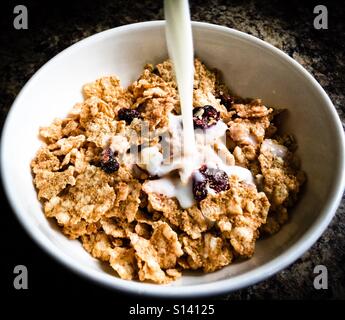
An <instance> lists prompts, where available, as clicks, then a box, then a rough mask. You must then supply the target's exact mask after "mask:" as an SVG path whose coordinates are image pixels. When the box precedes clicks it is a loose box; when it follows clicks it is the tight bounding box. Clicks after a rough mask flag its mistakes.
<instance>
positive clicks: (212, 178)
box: [193, 165, 230, 201]
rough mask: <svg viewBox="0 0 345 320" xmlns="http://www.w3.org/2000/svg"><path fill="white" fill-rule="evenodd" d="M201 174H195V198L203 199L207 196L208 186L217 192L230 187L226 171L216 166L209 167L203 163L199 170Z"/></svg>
mask: <svg viewBox="0 0 345 320" xmlns="http://www.w3.org/2000/svg"><path fill="white" fill-rule="evenodd" d="M198 171H199V173H200V174H201V178H200V174H194V175H193V195H194V198H195V200H197V201H201V200H203V199H205V198H206V197H207V194H208V191H207V187H209V188H211V189H213V190H214V191H215V192H216V193H219V192H221V191H225V190H228V189H229V188H230V184H229V178H228V175H227V174H226V172H225V171H223V170H220V169H214V168H207V166H206V165H203V166H202V167H201V168H200V169H199V170H198Z"/></svg>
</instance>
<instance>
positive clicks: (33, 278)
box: [0, 0, 345, 299]
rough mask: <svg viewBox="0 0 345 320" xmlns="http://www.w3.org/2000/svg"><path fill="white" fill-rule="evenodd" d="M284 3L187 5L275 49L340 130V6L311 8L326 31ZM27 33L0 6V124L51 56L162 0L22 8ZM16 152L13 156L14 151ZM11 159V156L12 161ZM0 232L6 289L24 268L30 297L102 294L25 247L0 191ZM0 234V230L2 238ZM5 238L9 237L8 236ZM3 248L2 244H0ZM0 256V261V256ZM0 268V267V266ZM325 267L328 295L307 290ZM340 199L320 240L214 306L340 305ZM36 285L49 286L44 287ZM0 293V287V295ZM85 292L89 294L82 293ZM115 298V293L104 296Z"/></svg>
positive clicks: (344, 253)
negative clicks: (240, 302)
mask: <svg viewBox="0 0 345 320" xmlns="http://www.w3.org/2000/svg"><path fill="white" fill-rule="evenodd" d="M301 2H302V1H297V0H290V1H278V0H273V1H237V0H232V1H221V0H213V1H195V0H193V1H191V12H192V18H193V20H196V21H205V22H211V23H215V24H219V25H224V26H228V27H232V28H235V29H238V30H241V31H244V32H247V33H249V34H252V35H254V36H256V37H259V38H261V39H263V40H265V41H267V42H269V43H271V44H273V45H274V46H276V47H278V48H279V49H282V50H283V51H285V52H286V53H288V54H289V55H290V56H291V57H293V58H294V59H296V60H297V61H298V62H299V63H301V64H302V65H303V66H304V67H305V68H306V69H307V70H309V71H310V72H311V73H312V74H313V75H314V77H315V78H316V79H317V80H318V81H319V82H320V84H321V85H322V87H323V88H324V89H325V90H326V92H327V93H328V94H329V96H330V98H331V100H332V101H333V103H334V105H335V106H336V108H337V111H338V114H339V116H340V118H341V120H342V122H343V125H344V124H345V25H344V21H345V12H344V11H345V10H344V6H343V5H341V4H340V3H341V1H339V3H338V2H334V1H333V2H330V1H319V2H320V3H322V4H325V5H326V6H327V8H328V13H329V17H328V20H329V26H328V27H329V29H328V30H316V29H314V28H313V19H314V17H315V15H314V14H313V8H314V6H315V5H316V4H319V3H316V2H315V3H310V2H308V3H306V2H303V5H301ZM26 3H27V8H28V12H29V29H28V30H21V31H19V30H14V28H13V24H12V23H13V17H14V15H13V8H14V5H15V4H6V5H5V4H4V3H3V2H2V1H1V4H0V18H1V19H0V124H1V126H2V125H3V122H4V120H5V117H6V114H7V112H8V110H9V109H10V107H11V104H12V102H13V100H14V98H15V97H16V95H17V94H18V92H19V91H20V89H21V88H22V87H23V85H24V84H25V83H26V81H27V80H28V79H29V78H30V77H31V76H32V75H33V74H34V73H35V71H36V70H37V69H38V68H39V67H41V66H42V65H43V64H44V63H45V62H47V61H48V60H49V59H51V58H52V57H53V56H54V55H55V54H57V53H58V52H60V51H61V50H63V49H65V48H66V47H68V46H70V45H71V44H73V43H75V42H77V41H79V40H81V39H83V38H85V37H87V36H90V35H92V34H94V33H97V32H100V31H103V30H106V29H109V28H113V27H116V26H120V25H124V24H129V23H134V22H139V21H148V20H158V19H163V9H162V1H148V0H141V1H97V0H94V1H70V3H69V4H68V5H67V4H66V5H64V4H57V2H54V4H52V3H49V6H48V4H47V2H43V1H41V2H40V1H30V2H26ZM18 152H20V150H18ZM18 156H19V155H18ZM0 192H1V194H0V199H1V213H2V214H3V215H4V216H5V220H2V224H3V223H4V221H5V228H2V232H1V237H4V238H7V239H11V240H10V241H8V240H7V241H6V242H5V243H6V245H5V248H4V254H5V259H2V260H3V261H6V262H5V271H4V272H2V273H1V276H2V277H5V281H0V282H1V283H2V284H4V283H5V284H6V290H7V291H8V292H9V293H10V294H11V295H16V294H17V292H15V290H14V289H13V287H12V281H13V268H14V266H15V265H17V264H24V265H26V266H27V267H28V270H29V273H30V282H29V284H30V289H31V290H29V294H30V295H35V294H36V295H39V292H42V291H43V290H44V291H45V292H57V291H59V290H64V289H66V288H69V290H68V291H70V292H74V293H79V294H81V293H82V292H84V291H85V290H88V292H92V293H94V294H101V293H103V292H108V293H110V291H107V290H106V289H104V288H101V287H98V286H96V285H94V284H92V283H90V282H88V281H86V280H84V279H81V278H79V277H77V276H75V274H73V273H72V272H70V271H69V270H67V269H65V268H64V267H62V266H61V265H59V264H58V263H56V262H55V261H53V260H52V259H51V258H50V257H49V256H48V255H47V254H45V253H44V252H43V251H42V250H41V249H40V248H38V247H37V246H36V244H34V243H33V242H32V240H31V239H30V238H29V237H28V236H27V235H26V233H25V232H24V231H23V230H22V229H21V227H20V226H19V223H18V222H17V221H16V219H15V218H14V215H13V213H12V211H11V209H10V208H9V206H8V203H7V201H6V198H5V196H4V195H3V192H2V190H0ZM3 230H5V231H4V232H3ZM13 233H14V234H15V237H13ZM3 241H4V240H3ZM2 256H4V255H2ZM2 263H3V262H2ZM319 264H322V265H325V266H327V268H328V277H329V287H328V290H315V289H314V287H313V276H314V274H313V269H314V267H315V266H316V265H319ZM344 265H345V199H344V198H343V201H342V203H341V205H340V207H339V209H338V211H337V213H336V216H335V217H334V219H333V220H332V223H331V224H330V226H329V227H328V228H327V230H326V231H325V232H324V234H323V235H322V237H321V238H320V239H319V240H318V241H317V243H315V244H314V245H313V246H312V248H311V249H310V250H309V251H308V252H307V253H305V254H304V255H303V256H302V257H301V258H300V259H299V260H297V261H296V262H295V263H294V264H292V265H291V266H290V267H288V268H286V269H285V270H284V271H281V272H279V273H278V274H276V275H274V276H272V277H271V278H269V279H268V280H266V281H263V282H261V283H259V284H256V285H254V286H252V287H249V288H246V289H243V290H240V291H237V292H234V293H230V294H228V295H224V296H221V297H219V298H220V299H255V298H256V299H266V298H279V299H320V298H321V299H323V298H326V299H329V298H345V271H344V270H345V267H344ZM42 279H49V286H47V285H46V282H45V281H43V280H42ZM2 289H3V286H2V287H1V290H2ZM90 289H92V290H90ZM111 293H112V294H114V295H115V293H113V292H111Z"/></svg>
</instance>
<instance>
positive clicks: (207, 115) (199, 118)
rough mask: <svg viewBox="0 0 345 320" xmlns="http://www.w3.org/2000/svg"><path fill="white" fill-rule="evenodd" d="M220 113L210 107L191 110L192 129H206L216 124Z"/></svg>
mask: <svg viewBox="0 0 345 320" xmlns="http://www.w3.org/2000/svg"><path fill="white" fill-rule="evenodd" d="M219 118H220V113H219V112H218V111H217V110H216V109H215V108H214V107H212V106H209V105H206V106H203V107H196V108H194V109H193V121H194V128H200V129H207V128H209V127H211V126H213V125H215V124H216V123H217V121H218V120H219Z"/></svg>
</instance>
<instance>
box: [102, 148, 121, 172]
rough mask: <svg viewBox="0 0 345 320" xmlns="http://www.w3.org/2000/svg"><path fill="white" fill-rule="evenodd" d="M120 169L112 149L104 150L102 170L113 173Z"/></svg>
mask: <svg viewBox="0 0 345 320" xmlns="http://www.w3.org/2000/svg"><path fill="white" fill-rule="evenodd" d="M119 167H120V165H119V163H118V161H117V160H116V158H115V156H114V152H113V151H112V150H111V149H110V148H106V149H104V150H103V152H102V155H101V169H102V170H103V171H104V172H106V173H113V172H115V171H117V170H119Z"/></svg>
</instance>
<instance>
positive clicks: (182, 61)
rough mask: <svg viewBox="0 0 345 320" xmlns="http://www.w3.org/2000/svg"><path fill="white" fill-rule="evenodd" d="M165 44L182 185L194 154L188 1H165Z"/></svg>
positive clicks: (192, 66)
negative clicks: (176, 105) (178, 122)
mask: <svg viewBox="0 0 345 320" xmlns="http://www.w3.org/2000/svg"><path fill="white" fill-rule="evenodd" d="M164 15H165V19H166V27H165V33H166V41H167V46H168V52H169V57H170V59H171V60H172V62H173V65H174V71H175V77H176V82H177V87H178V92H179V96H180V105H181V113H182V123H183V155H184V162H185V165H184V168H183V170H181V172H180V177H181V181H182V183H184V184H186V183H188V179H189V177H190V175H191V172H192V170H193V169H192V167H191V165H190V159H191V158H192V157H193V155H194V154H195V138H194V127H193V108H192V106H193V82H194V50H193V38H192V25H191V20H190V13H189V5H188V0H165V1H164Z"/></svg>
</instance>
